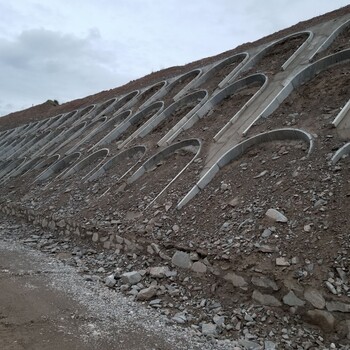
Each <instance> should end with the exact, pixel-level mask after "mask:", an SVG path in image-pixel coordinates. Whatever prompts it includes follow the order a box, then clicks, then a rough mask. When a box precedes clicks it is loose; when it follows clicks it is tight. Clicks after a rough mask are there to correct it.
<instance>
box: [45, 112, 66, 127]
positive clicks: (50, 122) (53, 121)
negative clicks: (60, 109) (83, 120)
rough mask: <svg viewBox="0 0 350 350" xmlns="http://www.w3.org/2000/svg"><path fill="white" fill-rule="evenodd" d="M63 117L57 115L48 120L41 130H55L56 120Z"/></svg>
mask: <svg viewBox="0 0 350 350" xmlns="http://www.w3.org/2000/svg"><path fill="white" fill-rule="evenodd" d="M62 116H63V114H58V115H56V116H54V117H52V118H49V120H48V121H47V123H46V125H43V126H42V128H44V127H45V128H48V129H52V128H55V127H56V126H57V125H58V120H59V119H60V118H61V117H62Z"/></svg>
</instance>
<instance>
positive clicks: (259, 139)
mask: <svg viewBox="0 0 350 350" xmlns="http://www.w3.org/2000/svg"><path fill="white" fill-rule="evenodd" d="M281 140H302V141H304V142H306V143H307V144H308V146H309V150H308V153H307V155H309V154H310V153H311V151H312V149H313V147H314V142H313V138H312V136H311V134H309V133H307V132H305V131H303V130H300V129H277V130H272V131H269V132H265V133H262V134H259V135H256V136H253V137H251V138H249V139H247V140H245V141H243V142H241V143H239V144H237V145H236V146H234V147H232V148H231V149H230V150H228V151H227V152H226V153H225V154H224V155H222V156H221V157H220V159H218V160H217V162H216V163H215V164H214V165H213V166H212V167H211V168H210V169H209V170H208V171H207V172H206V173H205V174H204V175H203V176H202V177H201V178H200V179H199V181H198V182H197V183H196V184H195V185H194V187H193V188H192V189H191V190H190V191H189V192H188V193H187V195H186V196H185V197H184V198H183V199H182V200H181V201H180V202H179V203H178V205H177V209H181V208H182V207H183V206H184V205H186V204H187V203H188V202H189V201H190V200H191V199H192V198H193V197H195V196H196V195H197V194H198V193H199V192H200V191H201V190H202V189H203V188H204V187H206V186H207V185H208V184H209V183H210V182H211V181H212V179H213V178H214V177H215V175H216V174H217V173H218V172H219V171H220V169H222V168H223V167H224V166H226V165H227V164H229V163H231V162H232V161H234V160H236V159H238V158H240V157H241V156H242V155H243V154H244V153H245V151H246V150H247V149H248V148H250V147H251V146H257V145H259V144H261V143H265V142H271V141H281Z"/></svg>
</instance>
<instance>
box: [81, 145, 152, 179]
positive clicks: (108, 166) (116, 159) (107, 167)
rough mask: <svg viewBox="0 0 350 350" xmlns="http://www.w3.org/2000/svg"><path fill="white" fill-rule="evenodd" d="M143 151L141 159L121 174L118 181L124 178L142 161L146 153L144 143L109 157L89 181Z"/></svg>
mask: <svg viewBox="0 0 350 350" xmlns="http://www.w3.org/2000/svg"><path fill="white" fill-rule="evenodd" d="M137 153H141V154H142V156H141V157H140V159H138V160H137V161H136V162H135V164H134V165H133V166H132V167H131V168H129V169H128V170H127V171H126V172H125V173H124V174H122V175H121V177H120V178H118V179H117V181H119V180H121V179H122V178H124V177H125V176H126V175H127V174H129V173H130V171H131V170H132V169H133V168H134V167H135V166H136V165H137V164H138V163H139V162H140V160H141V159H142V158H143V155H144V154H145V153H146V147H145V146H143V145H140V146H134V147H131V148H129V149H126V150H124V151H122V152H119V153H118V154H117V155H115V156H114V157H112V158H111V159H109V160H108V161H107V162H106V163H104V164H103V165H102V166H101V167H100V168H99V169H97V170H96V171H95V172H94V173H93V174H92V175H91V176H90V177H89V178H88V179H87V181H88V182H91V181H94V180H96V179H98V178H100V177H102V176H104V175H105V174H106V173H107V172H108V171H110V170H111V169H113V168H114V167H115V166H117V165H118V164H120V162H123V161H124V159H125V158H126V157H130V156H131V157H132V156H133V155H135V154H137Z"/></svg>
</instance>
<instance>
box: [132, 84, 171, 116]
mask: <svg viewBox="0 0 350 350" xmlns="http://www.w3.org/2000/svg"><path fill="white" fill-rule="evenodd" d="M167 84H168V82H167V81H166V80H162V81H159V82H158V83H155V84H153V85H151V86H149V87H147V88H146V89H144V91H142V92H141V93H140V94H139V95H138V96H137V97H138V98H137V100H136V101H135V103H137V101H138V100H139V99H142V95H143V94H147V92H148V91H149V90H151V89H153V88H154V87H156V86H157V85H161V87H160V88H159V89H158V90H157V91H156V92H155V93H154V94H152V95H151V96H150V97H149V98H147V99H146V100H145V101H144V102H143V103H142V104H141V105H140V106H139V107H138V108H137V111H141V110H143V109H144V108H146V107H147V106H149V105H150V104H151V103H153V102H154V101H156V100H159V99H160V98H161V96H163V95H164V94H163V91H166V86H167Z"/></svg>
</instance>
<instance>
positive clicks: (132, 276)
mask: <svg viewBox="0 0 350 350" xmlns="http://www.w3.org/2000/svg"><path fill="white" fill-rule="evenodd" d="M121 280H122V282H123V283H127V284H131V285H133V284H137V283H139V282H140V281H141V280H142V276H141V274H140V273H139V272H137V271H131V272H125V273H123V274H122V275H121Z"/></svg>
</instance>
